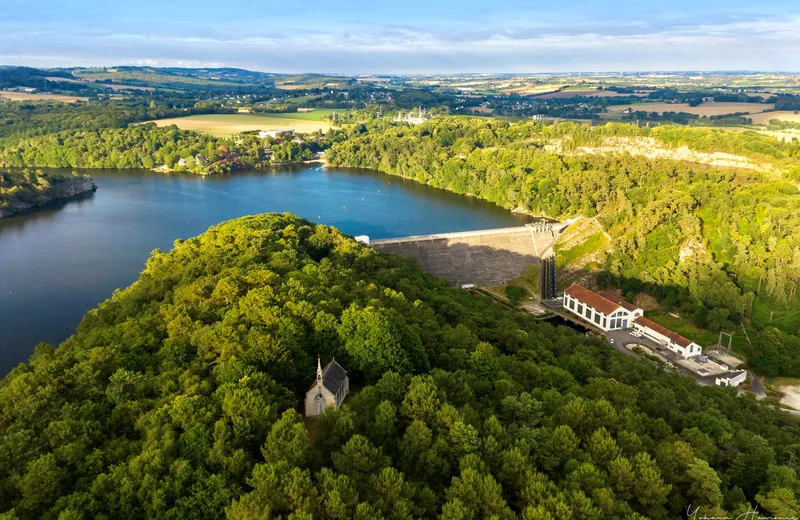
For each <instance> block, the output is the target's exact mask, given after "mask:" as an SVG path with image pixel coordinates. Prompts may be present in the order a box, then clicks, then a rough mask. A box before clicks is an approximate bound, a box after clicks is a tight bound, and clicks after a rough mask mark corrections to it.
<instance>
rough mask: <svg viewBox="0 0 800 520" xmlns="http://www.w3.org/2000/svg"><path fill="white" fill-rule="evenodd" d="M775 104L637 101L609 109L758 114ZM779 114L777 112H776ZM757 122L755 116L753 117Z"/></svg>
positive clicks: (710, 113)
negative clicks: (693, 104) (699, 103)
mask: <svg viewBox="0 0 800 520" xmlns="http://www.w3.org/2000/svg"><path fill="white" fill-rule="evenodd" d="M773 107H774V105H771V104H767V103H716V102H713V101H712V102H709V103H703V104H701V105H698V106H696V107H690V106H689V105H688V104H687V103H637V104H634V105H619V106H613V107H608V110H609V111H613V112H622V111H624V110H627V109H628V108H632V109H633V110H641V111H643V112H658V113H659V114H662V113H664V112H686V113H687V114H697V115H698V116H721V115H724V114H735V113H737V112H746V113H748V114H757V113H759V112H763V111H765V110H770V109H771V108H773ZM775 113H776V114H777V112H775ZM753 120H754V122H755V118H753Z"/></svg>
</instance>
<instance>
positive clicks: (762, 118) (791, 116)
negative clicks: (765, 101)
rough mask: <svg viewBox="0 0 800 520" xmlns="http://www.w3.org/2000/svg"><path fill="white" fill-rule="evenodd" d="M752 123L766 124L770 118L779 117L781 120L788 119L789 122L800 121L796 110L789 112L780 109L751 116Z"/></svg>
mask: <svg viewBox="0 0 800 520" xmlns="http://www.w3.org/2000/svg"><path fill="white" fill-rule="evenodd" d="M752 119H753V124H754V125H766V124H769V122H770V121H771V120H772V119H780V120H781V121H788V122H790V123H800V114H798V113H797V112H790V111H788V110H782V111H777V112H764V113H762V114H757V115H754V116H753V118H752Z"/></svg>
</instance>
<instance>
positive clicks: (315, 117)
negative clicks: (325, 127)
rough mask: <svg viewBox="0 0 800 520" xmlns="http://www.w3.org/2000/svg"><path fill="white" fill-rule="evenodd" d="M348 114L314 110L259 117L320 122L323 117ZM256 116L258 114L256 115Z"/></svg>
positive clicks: (328, 110)
mask: <svg viewBox="0 0 800 520" xmlns="http://www.w3.org/2000/svg"><path fill="white" fill-rule="evenodd" d="M346 112H348V111H347V110H345V109H343V108H340V109H335V108H315V109H314V111H313V112H285V113H284V112H281V113H275V114H273V113H269V114H264V115H263V116H260V117H271V118H275V119H295V120H299V121H322V120H324V119H325V116H329V115H331V114H333V113H337V114H344V113H346ZM256 115H258V114H256Z"/></svg>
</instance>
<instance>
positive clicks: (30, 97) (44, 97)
mask: <svg viewBox="0 0 800 520" xmlns="http://www.w3.org/2000/svg"><path fill="white" fill-rule="evenodd" d="M0 98H5V99H10V100H11V101H48V100H49V101H62V102H64V103H74V102H76V101H86V98H83V97H77V96H65V95H62V94H36V93H33V94H31V93H27V92H6V91H0Z"/></svg>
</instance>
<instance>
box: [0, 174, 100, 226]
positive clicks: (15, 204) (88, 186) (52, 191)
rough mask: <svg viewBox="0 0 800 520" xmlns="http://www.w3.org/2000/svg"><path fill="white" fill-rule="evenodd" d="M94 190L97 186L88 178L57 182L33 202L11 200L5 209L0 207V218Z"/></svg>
mask: <svg viewBox="0 0 800 520" xmlns="http://www.w3.org/2000/svg"><path fill="white" fill-rule="evenodd" d="M96 189H97V185H96V184H95V183H94V182H93V181H92V179H91V178H90V177H76V178H73V179H69V180H65V181H62V182H58V183H55V184H53V186H51V187H50V188H48V189H47V190H45V191H44V192H43V193H42V194H40V195H39V196H38V197H37V198H36V200H34V201H25V200H21V199H16V200H12V201H11V203H10V204H9V205H8V206H7V207H5V208H4V207H0V218H5V217H8V216H10V215H13V214H14V213H18V212H20V211H24V210H26V209H30V208H32V207H35V206H41V205H42V204H47V203H48V202H50V201H52V200H56V199H64V198H67V197H74V196H75V195H80V194H81V193H86V192H89V191H95V190H96Z"/></svg>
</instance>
